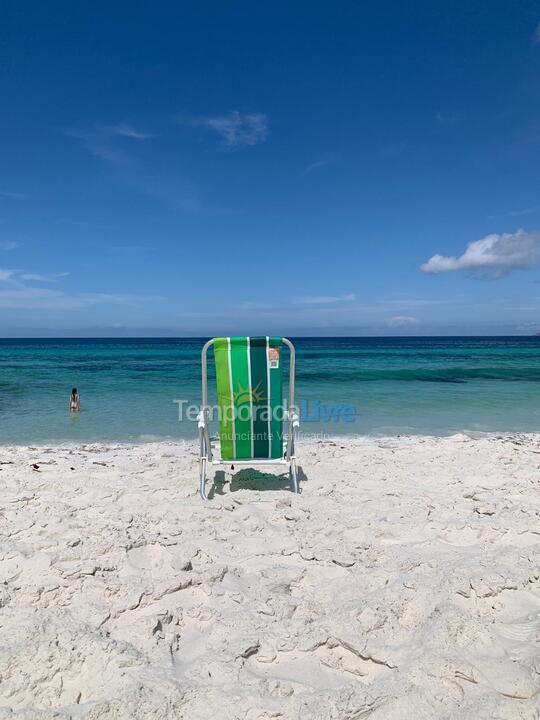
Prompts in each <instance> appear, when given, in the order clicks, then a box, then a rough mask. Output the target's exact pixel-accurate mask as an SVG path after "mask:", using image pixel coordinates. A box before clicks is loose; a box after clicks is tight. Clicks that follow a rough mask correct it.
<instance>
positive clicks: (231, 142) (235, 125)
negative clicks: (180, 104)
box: [179, 110, 270, 148]
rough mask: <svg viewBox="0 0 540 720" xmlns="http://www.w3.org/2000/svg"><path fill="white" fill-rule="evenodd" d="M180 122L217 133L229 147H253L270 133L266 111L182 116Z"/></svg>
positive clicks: (234, 111) (236, 111) (235, 111)
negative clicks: (193, 116)
mask: <svg viewBox="0 0 540 720" xmlns="http://www.w3.org/2000/svg"><path fill="white" fill-rule="evenodd" d="M179 122H180V123H182V124H188V125H195V126H198V127H203V128H206V129H207V130H211V131H213V132H215V133H217V135H219V137H220V139H221V142H222V144H223V145H225V146H226V147H229V148H236V147H252V146H254V145H257V144H259V143H261V142H264V141H265V140H266V138H267V137H268V135H269V133H270V127H269V123H268V117H267V115H265V114H264V113H240V112H238V110H233V111H231V112H229V113H225V114H223V115H208V116H201V117H195V118H182V117H181V118H179Z"/></svg>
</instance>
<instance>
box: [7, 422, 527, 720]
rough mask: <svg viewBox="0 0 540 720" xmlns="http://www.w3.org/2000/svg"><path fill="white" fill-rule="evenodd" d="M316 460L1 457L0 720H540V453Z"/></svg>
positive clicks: (366, 441)
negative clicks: (258, 469)
mask: <svg viewBox="0 0 540 720" xmlns="http://www.w3.org/2000/svg"><path fill="white" fill-rule="evenodd" d="M298 455H299V458H300V465H301V467H302V469H303V475H304V476H305V479H304V480H303V481H302V483H301V487H302V494H301V495H299V496H294V495H293V494H292V493H291V492H289V491H288V490H287V489H286V485H287V483H286V481H285V480H283V479H273V478H271V477H268V478H267V479H266V480H263V479H260V478H259V479H258V480H254V479H253V477H252V476H251V475H250V473H249V471H245V470H244V471H243V472H242V473H241V474H236V475H234V477H233V480H232V482H231V473H230V472H227V473H226V474H225V475H224V476H223V475H221V476H218V483H217V485H216V491H215V493H214V498H213V499H212V501H210V502H208V503H206V504H205V503H203V502H202V501H201V500H200V498H199V496H198V494H197V448H196V446H195V444H190V443H178V444H177V443H172V442H160V443H149V444H141V445H136V446H128V445H85V446H81V447H70V446H58V447H35V448H29V447H27V448H21V447H3V448H1V450H0V463H1V464H0V485H1V488H2V491H1V494H0V508H1V513H0V532H1V554H0V581H1V582H0V606H1V610H0V718H10V719H11V718H43V719H45V718H60V719H63V718H85V719H90V718H92V719H97V718H122V719H123V718H126V719H128V718H129V719H131V720H132V719H134V718H154V719H158V718H186V719H189V720H209V719H210V718H220V720H233V719H234V720H236V719H238V720H240V719H241V720H262V719H263V718H264V719H265V720H266V719H269V718H284V719H286V720H292V719H295V718H301V719H302V720H304V719H305V720H308V719H320V720H323V719H324V720H353V719H354V720H356V719H359V718H370V719H373V720H407V719H408V718H411V719H412V718H415V719H420V718H425V719H428V718H429V719H433V718H437V719H441V718H446V719H454V718H455V719H456V720H457V719H458V718H459V719H460V720H462V719H463V718H480V719H484V718H485V719H486V720H487V719H488V718H489V719H490V720H491V719H493V718H498V719H499V720H516V719H520V718H523V719H528V720H529V719H530V720H532V719H533V718H538V717H540V692H539V691H540V436H538V435H506V436H494V435H491V436H486V437H482V438H479V439H471V438H469V437H467V436H465V435H455V436H452V437H447V438H431V437H397V438H391V437H388V438H382V439H380V438H379V439H376V438H361V437H358V438H338V439H334V440H324V441H323V440H321V441H315V440H311V441H303V442H301V443H300V446H299V452H298ZM33 464H35V465H37V467H33ZM223 480H224V481H225V482H223ZM211 485H212V483H209V487H211Z"/></svg>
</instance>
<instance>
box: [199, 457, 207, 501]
mask: <svg viewBox="0 0 540 720" xmlns="http://www.w3.org/2000/svg"><path fill="white" fill-rule="evenodd" d="M206 463H207V459H206V458H205V457H202V458H201V459H200V461H199V492H200V494H201V497H202V499H203V500H208V497H207V495H206V488H205V484H206Z"/></svg>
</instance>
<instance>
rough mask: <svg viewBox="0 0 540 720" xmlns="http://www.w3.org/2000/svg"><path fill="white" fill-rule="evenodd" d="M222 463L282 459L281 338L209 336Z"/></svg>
mask: <svg viewBox="0 0 540 720" xmlns="http://www.w3.org/2000/svg"><path fill="white" fill-rule="evenodd" d="M213 345H214V358H215V365H216V380H217V397H218V407H219V415H220V418H219V421H220V422H219V434H220V442H221V457H222V459H223V460H235V459H236V460H241V459H256V458H261V459H262V458H266V459H274V458H276V459H277V458H282V457H283V409H284V408H283V377H282V338H281V337H268V336H266V337H223V338H214V343H213Z"/></svg>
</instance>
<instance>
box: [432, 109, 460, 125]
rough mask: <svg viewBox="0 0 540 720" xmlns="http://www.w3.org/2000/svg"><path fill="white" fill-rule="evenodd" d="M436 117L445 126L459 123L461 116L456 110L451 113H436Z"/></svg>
mask: <svg viewBox="0 0 540 720" xmlns="http://www.w3.org/2000/svg"><path fill="white" fill-rule="evenodd" d="M435 118H436V120H437V122H438V123H439V125H442V126H443V127H453V126H454V125H457V124H458V122H459V116H458V114H457V113H455V112H451V113H443V112H438V113H437V114H436V115H435Z"/></svg>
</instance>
